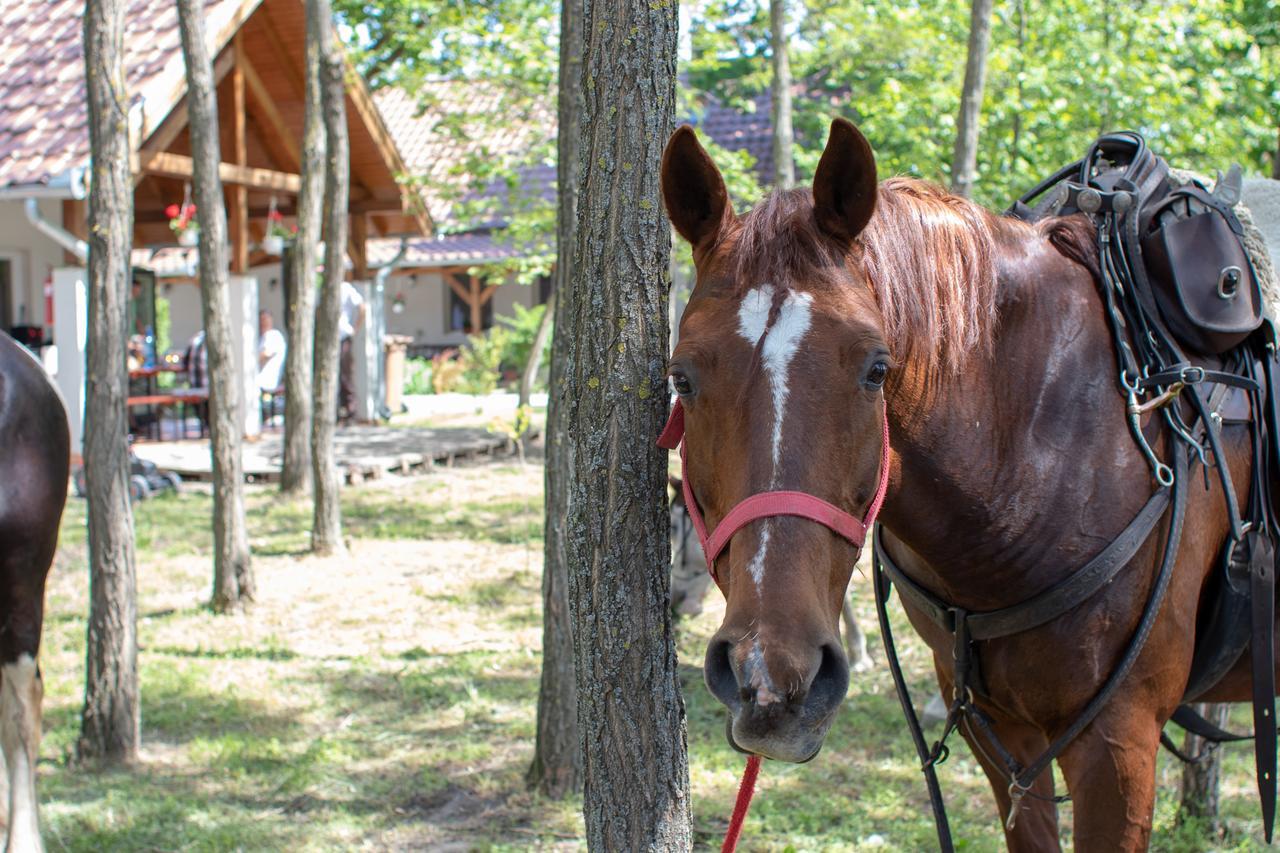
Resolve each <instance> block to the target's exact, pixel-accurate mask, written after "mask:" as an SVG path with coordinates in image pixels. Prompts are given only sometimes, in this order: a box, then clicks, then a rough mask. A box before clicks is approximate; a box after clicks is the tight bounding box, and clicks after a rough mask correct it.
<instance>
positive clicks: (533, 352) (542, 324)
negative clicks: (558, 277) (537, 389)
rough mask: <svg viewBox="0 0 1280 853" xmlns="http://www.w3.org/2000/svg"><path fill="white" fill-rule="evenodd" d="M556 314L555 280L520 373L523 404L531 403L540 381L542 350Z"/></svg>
mask: <svg viewBox="0 0 1280 853" xmlns="http://www.w3.org/2000/svg"><path fill="white" fill-rule="evenodd" d="M555 314H556V291H555V283H554V280H553V283H552V286H551V295H550V296H548V297H547V304H546V305H544V306H543V308H542V319H541V320H539V321H538V329H537V331H536V332H534V334H533V347H532V348H531V349H530V350H529V358H528V359H527V360H526V361H525V363H524V370H523V371H521V373H520V399H519V405H521V406H527V405H529V399H530V398H531V397H532V396H533V384H534V383H535V382H537V381H538V371H539V370H540V369H541V368H542V350H543V349H544V348H545V347H546V345H547V336H548V335H550V334H551V329H552V326H553V321H554V319H555Z"/></svg>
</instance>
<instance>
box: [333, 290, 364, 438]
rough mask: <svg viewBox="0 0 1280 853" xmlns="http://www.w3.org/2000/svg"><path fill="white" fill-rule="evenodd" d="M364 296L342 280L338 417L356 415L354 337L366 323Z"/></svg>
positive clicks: (347, 417)
mask: <svg viewBox="0 0 1280 853" xmlns="http://www.w3.org/2000/svg"><path fill="white" fill-rule="evenodd" d="M365 310H366V309H365V304H364V297H363V296H361V295H360V291H358V290H356V288H355V286H354V285H353V284H352V283H351V282H349V281H344V282H342V313H341V315H340V316H339V317H338V339H339V340H340V341H341V342H342V343H341V350H340V357H339V361H338V419H339V420H347V421H349V420H351V419H352V418H354V417H355V401H356V388H355V367H356V365H355V353H354V352H353V351H352V346H353V344H352V338H353V337H354V336H355V333H356V330H357V329H359V328H360V326H361V325H362V324H363V323H364V315H365Z"/></svg>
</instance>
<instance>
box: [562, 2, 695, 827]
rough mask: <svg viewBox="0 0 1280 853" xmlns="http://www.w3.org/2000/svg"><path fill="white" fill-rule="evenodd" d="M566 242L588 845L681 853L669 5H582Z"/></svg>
mask: <svg viewBox="0 0 1280 853" xmlns="http://www.w3.org/2000/svg"><path fill="white" fill-rule="evenodd" d="M583 11H584V20H583V26H582V31H583V33H584V35H585V38H586V42H585V46H584V50H583V78H582V79H583V87H582V88H583V111H582V128H581V134H580V136H581V149H580V151H581V156H580V158H579V164H580V169H581V172H580V174H579V175H578V188H579V189H578V233H577V239H576V247H575V251H574V259H575V262H574V264H573V268H572V270H571V272H570V287H569V289H568V291H567V292H566V293H563V294H561V295H562V297H563V298H564V299H565V301H566V302H567V303H568V306H567V307H568V322H567V323H566V324H565V325H564V326H562V327H561V328H560V330H559V331H561V332H565V333H568V335H569V337H570V341H569V344H568V346H569V349H570V354H569V357H568V359H567V360H566V363H565V365H564V373H563V379H564V398H563V400H562V403H563V405H564V407H565V409H566V412H565V414H564V421H565V426H564V433H563V436H562V448H563V449H562V453H563V456H562V457H561V458H560V459H559V460H558V464H559V465H560V466H563V468H564V470H566V471H567V473H568V483H567V489H568V495H569V505H568V513H567V518H566V523H565V531H564V545H565V554H566V557H567V559H568V569H569V571H568V577H569V603H570V607H569V609H570V613H571V618H572V619H573V636H574V645H575V666H576V676H577V683H578V724H579V726H581V728H582V743H583V763H584V774H585V776H584V780H585V796H584V802H583V811H584V814H585V817H586V835H587V845H588V847H589V848H590V849H592V850H687V849H688V848H689V845H690V828H689V768H688V762H687V754H686V743H685V721H684V702H683V700H682V698H681V695H680V683H679V679H678V677H677V671H676V655H675V646H674V643H673V634H672V626H671V616H670V611H669V609H668V607H667V600H668V587H669V583H670V577H669V575H670V561H671V554H670V550H671V549H670V541H669V539H668V519H667V494H666V488H667V454H666V453H665V452H663V451H661V450H659V449H658V447H657V446H656V445H655V444H654V439H655V438H656V437H657V435H658V433H659V432H660V431H661V430H662V424H663V421H664V420H665V417H666V414H667V392H666V376H665V368H666V364H667V345H668V322H667V297H668V291H669V290H670V273H669V269H668V263H669V260H670V253H671V237H670V231H669V229H668V227H667V222H666V219H665V217H664V216H663V214H662V201H661V198H660V196H659V164H660V162H661V158H662V149H663V146H664V145H665V144H666V141H667V139H668V138H669V137H670V135H671V131H672V128H673V125H674V113H675V77H676V31H677V23H676V19H677V4H675V3H650V2H648V0H612V2H604V0H586V2H585V3H584V5H583Z"/></svg>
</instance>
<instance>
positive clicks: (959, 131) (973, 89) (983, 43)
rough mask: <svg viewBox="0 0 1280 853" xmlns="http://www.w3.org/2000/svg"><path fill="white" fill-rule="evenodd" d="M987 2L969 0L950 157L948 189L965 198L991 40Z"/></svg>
mask: <svg viewBox="0 0 1280 853" xmlns="http://www.w3.org/2000/svg"><path fill="white" fill-rule="evenodd" d="M991 5H992V0H973V7H972V10H971V15H970V17H969V58H968V60H967V61H966V62H965V66H964V89H963V91H962V92H961V94H960V120H959V122H958V123H957V127H956V147H955V154H954V156H953V157H952V159H951V191H952V192H954V193H955V194H956V195H961V196H964V197H965V198H968V197H969V196H971V195H972V194H973V184H974V181H975V180H976V177H977V175H976V173H977V170H978V122H979V120H980V118H981V116H982V89H983V87H984V86H985V85H986V78H987V48H988V46H989V45H990V43H991Z"/></svg>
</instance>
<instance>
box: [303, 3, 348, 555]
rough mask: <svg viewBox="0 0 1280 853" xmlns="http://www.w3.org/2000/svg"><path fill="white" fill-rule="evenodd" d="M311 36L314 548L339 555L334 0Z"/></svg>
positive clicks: (342, 191)
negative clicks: (315, 264)
mask: <svg viewBox="0 0 1280 853" xmlns="http://www.w3.org/2000/svg"><path fill="white" fill-rule="evenodd" d="M307 32H308V33H309V34H312V37H313V38H314V39H315V43H316V47H317V51H318V55H319V58H320V59H319V61H320V102H321V105H322V108H323V114H324V138H325V170H324V213H323V217H324V223H325V235H324V237H325V251H324V284H323V287H322V288H321V292H320V306H319V309H318V310H317V312H316V337H315V340H316V343H315V362H314V371H315V376H314V382H315V384H314V389H315V391H314V393H315V399H314V401H313V404H312V407H313V408H312V412H313V414H312V427H311V460H312V481H313V485H312V489H313V491H314V495H315V512H314V517H313V523H312V527H311V550H313V551H314V552H315V553H317V554H335V553H340V552H342V551H343V550H345V547H344V546H343V543H342V507H341V505H340V504H339V491H340V489H341V485H342V484H341V483H340V482H339V480H338V468H337V462H336V460H335V458H334V452H333V433H334V430H335V428H336V426H337V417H338V408H337V402H336V401H337V397H338V352H339V348H340V346H341V340H340V338H339V335H338V318H339V315H340V314H341V311H342V282H343V278H344V276H345V272H346V270H345V267H346V260H347V254H346V253H347V201H348V195H349V189H350V174H349V169H350V158H349V156H348V150H349V149H348V146H349V140H348V139H347V109H346V100H345V99H346V83H345V80H344V71H345V68H344V67H343V62H342V55H341V54H340V53H339V51H338V44H337V41H336V37H335V35H334V31H333V10H332V7H331V6H330V3H329V0H307Z"/></svg>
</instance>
